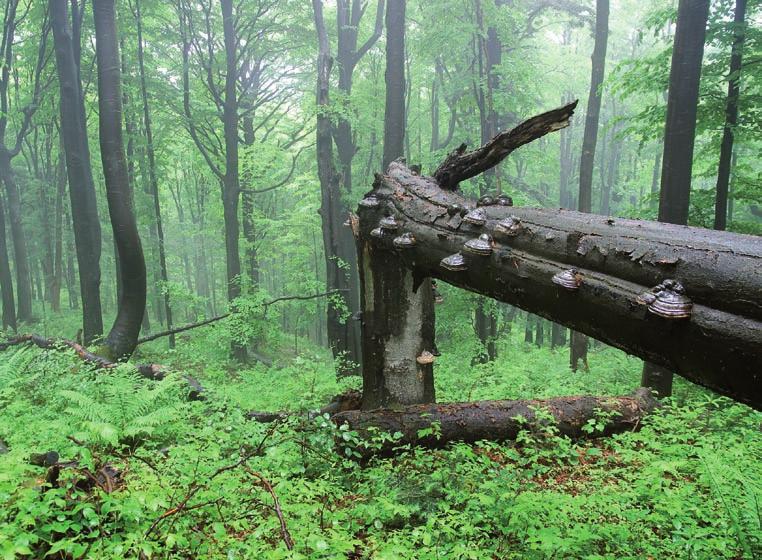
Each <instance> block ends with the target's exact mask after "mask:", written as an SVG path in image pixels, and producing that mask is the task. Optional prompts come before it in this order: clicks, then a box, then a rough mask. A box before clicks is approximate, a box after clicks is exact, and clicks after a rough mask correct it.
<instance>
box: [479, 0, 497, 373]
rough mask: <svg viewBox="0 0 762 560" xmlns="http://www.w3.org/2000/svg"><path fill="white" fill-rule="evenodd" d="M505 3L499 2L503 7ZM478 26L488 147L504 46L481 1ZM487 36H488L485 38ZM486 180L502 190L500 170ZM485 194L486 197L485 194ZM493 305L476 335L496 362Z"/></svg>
mask: <svg viewBox="0 0 762 560" xmlns="http://www.w3.org/2000/svg"><path fill="white" fill-rule="evenodd" d="M501 3H502V0H496V4H497V5H500V4H501ZM475 5H476V24H477V28H478V30H479V35H478V36H477V37H476V45H477V50H478V52H477V53H476V58H477V60H478V65H477V67H478V83H479V86H478V87H474V91H475V92H476V102H477V106H478V108H479V122H480V132H481V141H482V144H486V143H487V142H488V141H489V140H490V138H492V137H493V136H495V134H497V131H498V127H499V124H498V114H497V111H495V107H494V102H493V93H494V91H495V90H497V89H498V86H499V80H498V76H497V73H496V72H495V67H497V66H499V65H500V62H501V59H502V49H503V46H502V43H501V42H500V37H499V36H498V34H497V29H496V28H495V27H494V26H493V25H490V26H489V27H488V28H487V29H486V31H485V30H484V14H483V12H482V4H481V0H476V4H475ZM485 35H486V36H485ZM484 179H485V183H486V187H487V190H492V189H493V188H496V189H497V190H498V191H499V190H500V180H499V176H498V174H497V169H496V168H494V167H493V168H491V169H488V170H487V171H485V172H484ZM481 194H485V193H484V192H481ZM488 308H489V306H488V305H487V302H486V301H485V300H484V298H481V297H480V298H479V299H478V301H477V304H476V320H475V325H476V335H477V336H478V337H479V341H480V342H481V345H482V352H480V356H479V361H481V362H486V361H492V360H494V359H495V358H497V345H496V344H495V342H496V338H497V319H496V317H495V316H494V314H492V313H490V312H489V309H488Z"/></svg>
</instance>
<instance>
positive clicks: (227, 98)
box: [220, 0, 246, 362]
mask: <svg viewBox="0 0 762 560" xmlns="http://www.w3.org/2000/svg"><path fill="white" fill-rule="evenodd" d="M220 5H221V7H222V27H223V33H224V40H225V93H224V104H223V115H222V121H223V126H224V134H225V175H224V177H223V181H222V184H223V192H222V207H223V215H224V217H225V255H226V262H227V284H228V301H230V302H232V301H234V300H235V299H236V298H237V297H238V296H240V295H241V255H240V253H239V250H238V236H239V230H240V227H239V223H238V201H239V197H240V193H241V190H240V184H239V183H240V179H239V174H238V91H237V80H238V64H237V55H236V50H237V49H236V45H237V44H238V40H237V38H236V33H235V24H234V21H233V1H232V0H220ZM231 350H232V353H233V357H234V358H235V359H236V360H239V361H242V362H244V361H246V346H245V345H244V344H241V343H240V342H237V341H234V342H233V343H232V347H231Z"/></svg>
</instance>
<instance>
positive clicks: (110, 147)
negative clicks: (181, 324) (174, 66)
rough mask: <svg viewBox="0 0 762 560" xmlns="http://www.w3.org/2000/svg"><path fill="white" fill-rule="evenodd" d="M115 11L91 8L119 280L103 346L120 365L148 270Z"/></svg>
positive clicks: (109, 5) (102, 2)
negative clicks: (133, 187)
mask: <svg viewBox="0 0 762 560" xmlns="http://www.w3.org/2000/svg"><path fill="white" fill-rule="evenodd" d="M115 11H116V10H115V0H98V2H95V3H94V5H93V12H94V21H95V37H96V49H95V54H96V60H97V67H98V110H99V114H98V124H99V137H100V147H101V161H102V163H103V174H104V178H105V182H106V197H107V200H108V208H109V216H110V218H111V227H112V229H113V232H114V242H115V243H116V247H117V252H118V255H119V262H120V264H121V267H120V271H121V275H122V295H121V297H120V299H119V308H118V310H117V316H116V319H115V320H114V324H113V326H112V327H111V330H110V331H109V333H108V336H107V337H106V340H105V346H106V347H107V349H108V353H109V355H110V356H111V357H112V358H113V359H124V358H127V357H129V356H130V355H131V354H132V352H133V351H134V350H135V347H136V346H137V341H138V336H139V335H140V325H141V323H142V321H143V313H144V312H145V306H146V265H145V259H144V258H143V248H142V247H141V244H140V236H139V234H138V227H137V223H136V220H135V213H134V212H133V208H132V200H131V198H132V197H131V196H130V187H129V176H128V173H127V160H126V158H125V155H124V142H123V139H122V92H121V76H120V74H121V73H120V66H119V45H118V43H117V30H116V13H115Z"/></svg>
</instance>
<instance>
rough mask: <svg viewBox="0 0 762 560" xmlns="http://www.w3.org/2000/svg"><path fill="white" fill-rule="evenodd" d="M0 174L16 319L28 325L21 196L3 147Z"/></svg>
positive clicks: (29, 300)
mask: <svg viewBox="0 0 762 560" xmlns="http://www.w3.org/2000/svg"><path fill="white" fill-rule="evenodd" d="M0 174H1V175H2V180H3V184H4V185H5V195H6V202H7V204H8V220H9V222H10V231H11V241H12V243H13V257H14V258H13V263H14V265H15V270H16V292H17V293H16V296H17V298H18V306H17V307H16V312H17V318H18V320H19V321H21V322H22V323H28V322H30V321H31V320H32V278H31V275H30V273H29V254H28V251H27V248H26V235H25V233H24V222H23V221H22V218H21V214H22V212H21V194H20V193H19V187H18V184H16V178H15V176H14V173H13V168H12V167H11V155H10V153H9V152H8V150H7V149H6V148H5V147H4V146H3V147H0Z"/></svg>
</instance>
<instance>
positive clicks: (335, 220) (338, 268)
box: [312, 0, 347, 373]
mask: <svg viewBox="0 0 762 560" xmlns="http://www.w3.org/2000/svg"><path fill="white" fill-rule="evenodd" d="M312 7H313V12H314V17H315V29H316V31H317V36H318V61H317V88H316V103H317V107H318V112H317V128H316V132H315V136H316V153H317V165H318V178H319V180H320V198H321V203H320V218H321V221H322V232H323V248H324V251H323V254H324V256H325V272H326V286H328V287H331V286H344V285H346V278H345V272H344V270H343V267H342V263H341V262H338V259H339V255H340V254H341V253H342V251H341V250H340V248H339V245H340V240H341V233H340V232H339V231H338V230H339V229H340V228H343V227H344V226H343V225H342V222H340V221H339V219H340V217H341V214H342V207H343V203H342V202H341V192H340V190H339V188H338V182H339V174H338V173H337V171H336V167H335V166H334V159H333V139H332V137H331V129H332V125H331V116H330V113H329V109H330V107H329V105H330V79H331V68H332V67H333V58H332V57H331V50H330V45H329V43H328V35H327V32H326V27H325V21H324V19H323V2H322V0H313V2H312ZM341 313H342V310H341V309H340V307H339V306H337V305H335V304H331V303H330V302H329V304H328V306H327V321H326V326H327V331H328V341H329V344H330V345H331V350H332V351H333V355H334V359H336V360H337V362H338V364H339V370H338V371H339V372H340V373H342V372H344V371H345V368H344V365H343V364H342V362H343V361H345V360H346V358H347V356H346V354H345V352H346V351H345V350H344V347H345V344H343V342H342V341H344V340H346V336H345V329H346V322H347V321H346V320H344V319H342V317H341Z"/></svg>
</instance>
